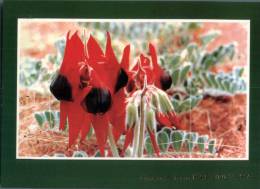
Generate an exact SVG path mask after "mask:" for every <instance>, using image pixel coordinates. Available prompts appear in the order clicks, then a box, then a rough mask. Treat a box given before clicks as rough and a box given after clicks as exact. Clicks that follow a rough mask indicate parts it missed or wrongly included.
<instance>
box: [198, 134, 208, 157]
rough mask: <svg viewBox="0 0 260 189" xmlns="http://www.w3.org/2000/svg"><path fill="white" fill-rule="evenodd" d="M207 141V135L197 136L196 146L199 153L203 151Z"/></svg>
mask: <svg viewBox="0 0 260 189" xmlns="http://www.w3.org/2000/svg"><path fill="white" fill-rule="evenodd" d="M207 141H208V136H207V135H204V136H199V137H198V148H199V151H200V152H201V153H205V147H206V143H207Z"/></svg>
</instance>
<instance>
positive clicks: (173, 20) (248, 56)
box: [16, 18, 251, 161]
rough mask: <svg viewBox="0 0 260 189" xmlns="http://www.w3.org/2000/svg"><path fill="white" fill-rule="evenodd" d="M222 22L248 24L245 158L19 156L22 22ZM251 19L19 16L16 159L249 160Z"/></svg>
mask: <svg viewBox="0 0 260 189" xmlns="http://www.w3.org/2000/svg"><path fill="white" fill-rule="evenodd" d="M50 21H51V22H168V23H169V22H201V23H205V22H222V23H232V22H238V23H246V24H247V27H248V28H247V31H248V32H247V34H248V35H247V42H248V45H247V65H248V73H247V75H248V77H247V84H248V86H247V99H246V101H247V106H246V112H247V113H246V135H247V136H246V157H244V158H114V157H80V158H76V157H30V156H19V154H18V133H19V132H18V130H19V127H18V126H19V111H18V110H19V97H20V96H19V95H20V94H19V88H20V86H19V74H20V72H19V71H20V70H19V62H20V43H19V41H20V40H19V39H20V33H21V32H20V29H21V23H22V22H37V23H39V22H50ZM250 26H251V23H250V20H248V19H245V20H227V19H137V18H136V19H114V18H111V19H108V18H106V19H73V18H72V19H71V18H70V19H60V18H18V19H17V88H16V93H17V99H16V159H31V160H168V161H180V160H192V161H204V160H205V161H208V160H210V161H215V160H237V161H239V160H249V126H250V125H249V110H250V109H249V106H250V104H249V98H250V93H249V92H250Z"/></svg>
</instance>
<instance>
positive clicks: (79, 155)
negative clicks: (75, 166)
mask: <svg viewBox="0 0 260 189" xmlns="http://www.w3.org/2000/svg"><path fill="white" fill-rule="evenodd" d="M72 157H76V158H83V157H88V155H87V153H86V152H84V151H74V152H73V155H72Z"/></svg>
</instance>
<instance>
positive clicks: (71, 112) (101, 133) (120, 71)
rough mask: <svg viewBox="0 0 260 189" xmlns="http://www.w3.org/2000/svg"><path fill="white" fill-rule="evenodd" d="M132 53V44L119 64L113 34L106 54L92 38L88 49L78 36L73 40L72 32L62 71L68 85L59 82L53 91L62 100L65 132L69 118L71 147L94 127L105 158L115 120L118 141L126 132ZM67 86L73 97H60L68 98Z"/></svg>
mask: <svg viewBox="0 0 260 189" xmlns="http://www.w3.org/2000/svg"><path fill="white" fill-rule="evenodd" d="M85 52H86V53H85ZM129 53H130V46H129V45H128V46H126V48H125V50H124V53H123V58H122V61H121V65H119V64H118V62H117V60H116V58H115V55H114V52H113V49H112V46H111V39H110V36H109V33H107V47H106V52H105V54H103V52H102V50H101V48H100V46H99V45H98V43H97V42H96V40H95V39H94V38H93V37H92V36H90V38H89V40H88V42H87V47H86V48H85V47H84V45H83V43H82V42H81V40H80V38H79V37H78V35H77V33H75V34H74V35H73V36H72V37H71V38H69V33H68V35H67V42H66V48H65V54H64V59H63V62H62V65H61V70H60V74H61V75H62V76H63V77H64V78H65V80H64V79H63V80H64V81H65V82H60V83H58V81H57V79H55V80H54V81H53V83H52V84H51V86H50V89H51V92H52V93H53V94H54V96H55V97H56V98H57V99H58V100H61V105H60V109H61V110H60V111H61V119H60V128H61V129H64V128H65V122H66V119H67V117H68V121H69V146H70V145H72V144H73V143H74V142H75V140H76V139H77V138H78V135H79V133H80V131H81V140H82V139H84V138H85V137H86V134H87V133H88V131H89V128H90V125H91V124H92V126H93V128H94V130H95V134H96V138H97V142H98V145H99V148H100V153H101V155H104V146H105V144H106V140H107V135H108V134H107V132H108V125H109V123H110V122H111V123H117V122H116V121H115V120H118V123H119V124H117V125H116V124H115V126H114V127H113V129H114V130H113V132H114V135H115V138H116V139H118V138H119V136H120V135H121V133H122V132H123V130H124V122H123V121H121V122H120V120H124V119H125V113H124V107H125V93H124V90H123V89H122V88H123V87H124V86H125V85H126V83H127V81H128V75H127V71H125V70H127V69H128V67H129ZM64 70H65V71H64ZM54 84H55V85H54ZM64 85H65V89H66V90H67V91H69V90H71V91H72V92H71V98H68V97H66V99H64V97H63V98H61V97H58V94H63V95H64V91H63V92H60V89H62V88H64V87H63V86H64ZM56 91H58V92H56ZM69 97H70V96H69ZM65 100H66V101H65ZM112 102H113V103H112ZM117 106H119V107H118V108H117ZM110 110H112V113H111V112H109V111H110Z"/></svg>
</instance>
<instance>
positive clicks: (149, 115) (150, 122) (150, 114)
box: [145, 109, 156, 131]
mask: <svg viewBox="0 0 260 189" xmlns="http://www.w3.org/2000/svg"><path fill="white" fill-rule="evenodd" d="M145 123H146V125H147V128H148V129H149V130H150V131H154V130H155V128H156V119H155V113H154V110H153V109H149V110H147V111H146V116H145Z"/></svg>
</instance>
